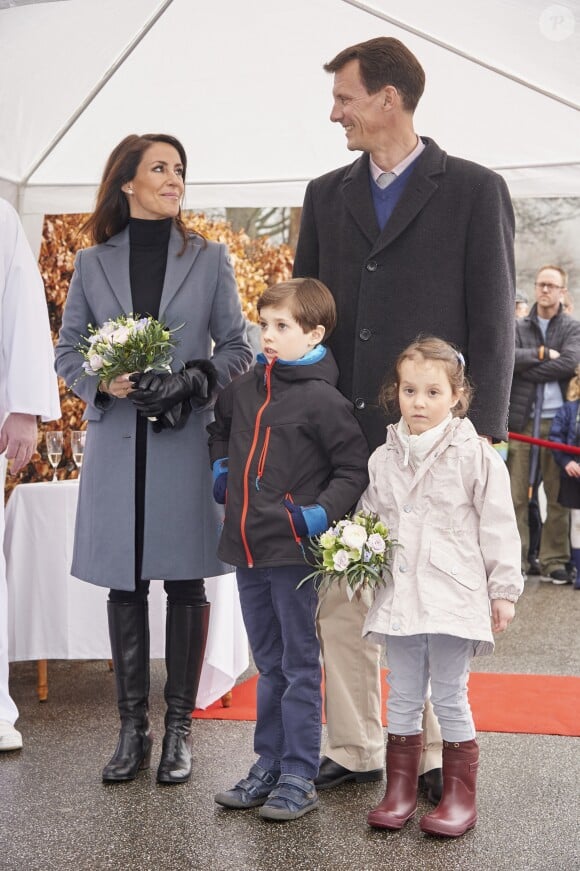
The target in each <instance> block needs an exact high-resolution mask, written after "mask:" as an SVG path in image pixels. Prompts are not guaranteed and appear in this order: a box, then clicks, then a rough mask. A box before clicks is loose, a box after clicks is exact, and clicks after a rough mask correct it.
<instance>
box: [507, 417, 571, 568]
mask: <svg viewBox="0 0 580 871" xmlns="http://www.w3.org/2000/svg"><path fill="white" fill-rule="evenodd" d="M551 425H552V421H551V420H542V421H541V423H540V437H541V438H543V439H547V438H548V436H549V434H550V427H551ZM523 434H524V435H531V434H532V423H531V421H530V422H529V423H528V425H527V426H526V428H525V429H524V431H523ZM539 462H540V468H541V470H542V480H543V482H544V490H545V492H546V501H547V510H546V522H545V523H544V526H543V528H542V539H541V542H540V568H541V570H542V573H543V574H545V575H549V574H550V572H553V571H554V570H555V569H562V568H564V565H565V564H566V563H567V562H568V560H569V559H570V511H569V509H568V508H564V507H563V506H562V505H560V503H559V502H558V493H559V490H560V467H559V466H558V464H557V463H556V461H555V460H554V457H553V456H552V452H551V451H550V450H548V449H547V448H540V457H539ZM508 471H509V473H510V487H511V491H512V500H513V503H514V509H515V512H516V520H517V524H518V532H519V534H520V538H521V541H522V570H523V571H526V570H527V568H528V550H529V547H530V528H529V524H528V482H529V477H530V445H529V444H528V443H527V442H518V441H515V439H512V440H511V441H510V443H509V450H508Z"/></svg>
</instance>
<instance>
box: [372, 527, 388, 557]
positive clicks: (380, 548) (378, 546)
mask: <svg viewBox="0 0 580 871" xmlns="http://www.w3.org/2000/svg"><path fill="white" fill-rule="evenodd" d="M367 547H368V548H369V549H370V550H372V552H373V553H384V552H385V547H386V546H385V542H384V539H383V537H382V536H381V535H379V533H378V532H373V534H372V535H369V537H368V541H367Z"/></svg>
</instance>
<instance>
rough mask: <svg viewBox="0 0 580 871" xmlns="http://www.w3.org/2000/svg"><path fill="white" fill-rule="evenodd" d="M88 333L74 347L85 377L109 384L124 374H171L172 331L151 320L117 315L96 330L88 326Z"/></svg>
mask: <svg viewBox="0 0 580 871" xmlns="http://www.w3.org/2000/svg"><path fill="white" fill-rule="evenodd" d="M176 329H180V327H177V328H176ZM88 332H89V335H88V336H83V337H82V341H81V342H80V344H79V345H78V347H77V350H78V351H80V353H81V354H82V355H83V357H84V359H85V362H84V363H83V369H84V374H85V375H98V376H99V378H100V379H101V380H102V381H104V382H105V384H110V383H111V381H112V380H113V378H116V377H117V376H118V375H123V374H124V373H125V372H150V371H151V370H153V369H155V370H161V371H166V372H171V361H172V359H173V357H172V353H171V352H172V351H173V349H174V348H175V342H174V341H173V340H172V338H171V337H172V335H173V333H175V332H176V330H169V329H168V328H167V327H166V326H165V325H164V324H162V323H160V322H159V321H157V320H155V318H152V317H143V318H140V317H139V316H138V315H133V314H130V315H120V316H119V317H118V318H113V319H111V320H108V321H105V323H104V324H103V325H102V326H101V327H98V328H97V327H93V326H92V325H89V329H88Z"/></svg>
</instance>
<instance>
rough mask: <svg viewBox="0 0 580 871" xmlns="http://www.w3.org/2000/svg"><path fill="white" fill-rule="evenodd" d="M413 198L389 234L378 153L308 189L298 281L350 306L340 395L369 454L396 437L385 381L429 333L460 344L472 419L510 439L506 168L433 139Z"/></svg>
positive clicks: (410, 192)
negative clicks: (382, 217) (374, 162)
mask: <svg viewBox="0 0 580 871" xmlns="http://www.w3.org/2000/svg"><path fill="white" fill-rule="evenodd" d="M423 141H424V142H425V144H426V147H425V150H424V151H423V152H422V153H421V154H420V155H419V157H418V158H417V160H416V162H415V165H414V168H413V170H412V172H411V176H410V178H409V180H408V182H407V185H406V187H405V190H404V191H403V193H402V196H401V198H400V200H399V202H398V203H397V205H396V207H395V210H394V212H393V214H392V215H391V218H390V219H389V221H388V222H387V224H386V226H385V228H384V230H383V231H382V232H381V231H380V229H379V226H378V223H377V219H376V215H375V211H374V206H373V200H372V194H371V187H370V186H371V181H370V178H369V157H368V154H363V155H362V156H361V157H360V158H358V160H356V161H355V162H354V163H352V164H350V165H349V166H344V167H342V168H340V169H336V170H334V171H333V172H330V173H327V174H326V175H323V176H321V177H320V178H316V179H314V180H313V181H311V182H310V184H309V185H308V188H307V190H306V195H305V199H304V208H303V211H302V223H301V227H300V236H299V240H298V246H297V250H296V258H295V261H294V275H296V276H312V277H314V278H319V279H320V280H321V281H323V282H324V283H325V284H327V285H328V287H329V288H330V290H331V292H332V293H333V295H334V297H335V299H336V302H337V307H338V326H337V328H336V330H335V331H334V333H333V334H332V336H331V337H330V339H329V340H328V346H329V347H330V348H331V350H332V352H333V354H334V356H335V359H336V362H337V363H338V368H339V370H340V379H339V382H338V388H339V390H340V391H341V392H342V393H343V394H344V395H345V396H346V397H347V399H350V400H351V401H352V402H353V403H354V406H355V410H356V414H357V417H358V419H359V422H360V424H361V426H362V428H363V430H364V432H365V435H366V437H367V440H368V442H369V447H370V448H371V450H374V449H375V448H376V447H378V446H379V445H380V444H382V443H383V442H384V440H385V435H386V432H385V430H386V425H387V423H388V422H393V421H394V420H395V419H396V416H395V417H387V416H386V415H385V414H384V413H383V411H382V410H381V409H380V408H379V407H378V404H377V396H378V392H379V388H380V385H381V383H382V382H383V380H384V378H385V377H386V376H389V377H390V376H391V374H392V371H393V367H394V363H395V360H396V358H397V356H398V355H399V353H400V352H401V351H402V350H403V349H404V348H405V347H406V346H407V345H409V344H410V343H411V342H412V341H413V340H414V339H415V338H416V336H417V335H418V334H419V333H428V334H430V335H435V336H439V337H440V338H442V339H446V340H447V341H450V342H453V343H454V344H456V345H458V346H459V347H460V348H461V350H462V351H463V354H464V356H465V358H466V360H467V371H468V374H469V375H470V377H471V380H472V381H473V383H474V385H475V398H474V402H473V405H472V407H471V410H470V412H469V416H470V418H471V420H472V422H473V424H474V425H475V428H476V429H477V431H478V432H479V433H481V434H482V435H491V436H496V437H498V438H504V437H505V434H506V424H507V409H508V397H509V392H510V386H511V379H512V372H513V363H514V326H513V321H514V314H513V312H514V297H515V280H514V253H513V242H514V216H513V210H512V206H511V201H510V198H509V194H508V190H507V186H506V184H505V182H504V180H503V179H502V178H501V177H500V176H499V175H497V174H496V173H494V172H491V171H490V170H488V169H486V168H485V167H483V166H479V165H478V164H475V163H471V162H469V161H467V160H461V159H460V158H457V157H450V156H448V155H447V154H446V153H445V152H444V151H442V150H441V149H440V148H439V146H438V145H436V143H435V142H433V140H430V139H426V138H423Z"/></svg>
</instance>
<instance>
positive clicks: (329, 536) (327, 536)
mask: <svg viewBox="0 0 580 871" xmlns="http://www.w3.org/2000/svg"><path fill="white" fill-rule="evenodd" d="M335 541H336V535H334V534H333V533H332V532H331V531H330V529H329V530H327V531H326V532H323V533H322V535H321V536H320V546H321V547H323V548H324V549H325V550H328V549H329V548H331V547H333V546H334V542H335Z"/></svg>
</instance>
